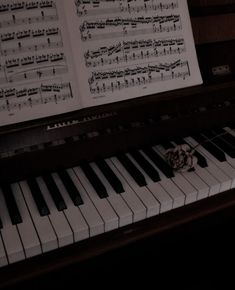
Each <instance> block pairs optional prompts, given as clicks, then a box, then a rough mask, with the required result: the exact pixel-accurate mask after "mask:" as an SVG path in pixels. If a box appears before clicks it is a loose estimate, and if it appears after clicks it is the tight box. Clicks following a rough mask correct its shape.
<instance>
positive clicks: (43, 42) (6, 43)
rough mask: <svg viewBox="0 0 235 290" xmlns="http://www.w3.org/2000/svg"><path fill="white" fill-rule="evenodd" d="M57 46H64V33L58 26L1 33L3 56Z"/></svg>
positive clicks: (0, 41)
mask: <svg viewBox="0 0 235 290" xmlns="http://www.w3.org/2000/svg"><path fill="white" fill-rule="evenodd" d="M56 47H63V42H62V35H61V31H60V29H59V28H58V27H51V28H48V29H36V30H33V29H28V30H20V31H16V32H8V33H2V34H0V54H1V55H2V56H8V55H11V54H20V53H23V52H27V51H39V50H45V49H52V48H56Z"/></svg>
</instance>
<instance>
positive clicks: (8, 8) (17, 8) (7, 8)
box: [0, 1, 56, 15]
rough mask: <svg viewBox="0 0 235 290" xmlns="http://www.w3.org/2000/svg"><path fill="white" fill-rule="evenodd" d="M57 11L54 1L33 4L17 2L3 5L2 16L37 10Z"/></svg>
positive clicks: (0, 7)
mask: <svg viewBox="0 0 235 290" xmlns="http://www.w3.org/2000/svg"><path fill="white" fill-rule="evenodd" d="M50 8H52V9H55V8H56V4H55V2H54V1H31V2H25V1H22V2H17V3H12V4H1V5H0V14H1V15H3V14H9V12H14V13H17V12H22V11H24V10H26V11H30V10H31V11H32V10H35V9H40V10H41V9H50Z"/></svg>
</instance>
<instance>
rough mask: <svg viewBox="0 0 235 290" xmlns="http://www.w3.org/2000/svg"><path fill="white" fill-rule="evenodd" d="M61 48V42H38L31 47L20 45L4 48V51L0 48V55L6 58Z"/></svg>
mask: <svg viewBox="0 0 235 290" xmlns="http://www.w3.org/2000/svg"><path fill="white" fill-rule="evenodd" d="M61 47H63V42H62V41H50V42H48V41H45V42H40V43H38V44H34V45H33V44H32V45H24V46H23V45H21V46H18V47H14V48H6V49H1V48H0V54H1V55H2V56H8V55H12V54H20V53H24V52H27V51H29V52H32V51H35V52H36V51H40V50H45V49H53V48H61Z"/></svg>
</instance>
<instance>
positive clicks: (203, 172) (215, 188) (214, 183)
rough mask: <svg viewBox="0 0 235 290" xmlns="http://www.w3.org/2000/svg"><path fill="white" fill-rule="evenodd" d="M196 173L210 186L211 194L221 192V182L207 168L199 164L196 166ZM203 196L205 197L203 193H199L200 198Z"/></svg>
mask: <svg viewBox="0 0 235 290" xmlns="http://www.w3.org/2000/svg"><path fill="white" fill-rule="evenodd" d="M196 173H197V175H198V176H199V177H201V179H202V180H204V182H205V183H206V184H207V185H208V186H209V196H211V195H215V194H217V193H219V192H220V182H219V181H218V180H217V179H216V178H215V177H214V176H213V175H212V174H211V173H210V172H209V171H207V169H206V168H201V167H199V166H198V167H196ZM205 197H206V196H205ZM201 198H204V196H203V194H200V195H198V199H201Z"/></svg>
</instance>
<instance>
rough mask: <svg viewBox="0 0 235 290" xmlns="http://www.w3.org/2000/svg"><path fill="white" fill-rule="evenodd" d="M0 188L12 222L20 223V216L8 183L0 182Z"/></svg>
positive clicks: (14, 223)
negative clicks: (0, 183)
mask: <svg viewBox="0 0 235 290" xmlns="http://www.w3.org/2000/svg"><path fill="white" fill-rule="evenodd" d="M1 188H2V192H3V196H4V199H5V202H6V205H7V209H8V212H9V215H10V218H11V222H12V224H13V225H17V224H20V223H22V217H21V215H20V212H19V209H18V206H17V204H16V201H15V197H14V194H13V192H12V189H11V186H10V184H2V185H1Z"/></svg>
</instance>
